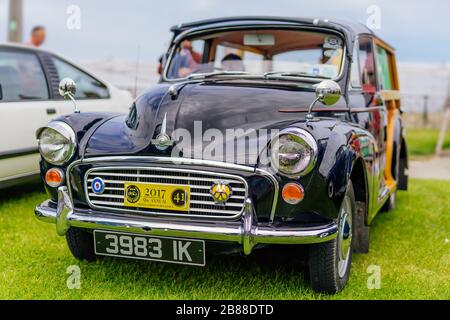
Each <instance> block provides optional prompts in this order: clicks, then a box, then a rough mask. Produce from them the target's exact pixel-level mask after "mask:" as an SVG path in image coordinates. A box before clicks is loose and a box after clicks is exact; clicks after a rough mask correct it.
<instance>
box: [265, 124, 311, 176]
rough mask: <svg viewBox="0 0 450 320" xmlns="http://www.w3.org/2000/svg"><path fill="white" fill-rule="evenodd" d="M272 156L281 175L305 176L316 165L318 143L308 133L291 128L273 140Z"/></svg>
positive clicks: (273, 163)
mask: <svg viewBox="0 0 450 320" xmlns="http://www.w3.org/2000/svg"><path fill="white" fill-rule="evenodd" d="M270 156H271V162H272V165H273V166H275V168H276V169H278V171H279V172H280V173H281V174H284V175H287V176H304V175H306V174H308V173H309V172H311V170H312V169H313V168H314V165H315V164H316V160H317V143H316V141H315V140H314V138H313V136H312V135H311V134H310V133H308V132H307V131H305V130H302V129H299V128H289V129H286V130H283V131H281V132H280V134H279V135H278V136H277V137H275V138H274V139H273V140H272V143H271V149H270Z"/></svg>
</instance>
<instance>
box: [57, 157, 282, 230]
mask: <svg viewBox="0 0 450 320" xmlns="http://www.w3.org/2000/svg"><path fill="white" fill-rule="evenodd" d="M124 162H129V163H133V164H136V166H145V167H146V168H151V167H154V166H162V165H176V166H183V165H189V166H200V167H203V168H205V167H206V168H208V170H211V171H213V170H215V169H224V170H232V171H233V172H237V173H239V172H242V173H246V174H255V175H259V176H262V177H265V178H267V179H268V180H269V181H270V182H271V184H272V185H273V188H274V197H273V200H272V208H271V211H270V221H271V222H273V221H274V219H275V213H276V208H277V204H278V197H279V191H280V187H279V182H278V180H277V178H275V176H274V175H273V174H272V173H270V172H268V171H266V170H263V169H259V168H255V167H250V166H245V165H240V164H233V163H227V162H220V161H212V160H201V159H189V158H174V157H153V156H111V157H93V158H84V159H80V160H77V161H74V162H73V163H71V164H70V165H69V166H68V167H67V170H66V177H67V179H69V177H70V176H71V175H70V174H71V171H72V170H73V169H74V168H75V167H76V166H78V165H82V164H92V165H95V164H108V166H109V165H110V164H113V165H116V164H117V165H118V166H120V164H123V163H124ZM194 171H195V170H194ZM208 172H210V171H208ZM231 176H236V177H239V176H238V175H237V174H236V175H231ZM240 178H242V177H240ZM244 180H245V179H244ZM67 187H68V193H69V196H70V198H71V199H72V198H73V194H72V188H71V184H70V181H67ZM247 191H248V189H247ZM85 192H86V190H85ZM109 210H111V209H109ZM134 212H135V211H134ZM241 215H242V214H241ZM185 216H186V215H183V217H185ZM202 217H204V216H202ZM220 219H223V217H220Z"/></svg>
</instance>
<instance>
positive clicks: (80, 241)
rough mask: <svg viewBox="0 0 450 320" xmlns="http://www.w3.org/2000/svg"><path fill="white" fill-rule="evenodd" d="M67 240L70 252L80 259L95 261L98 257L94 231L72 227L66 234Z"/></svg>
mask: <svg viewBox="0 0 450 320" xmlns="http://www.w3.org/2000/svg"><path fill="white" fill-rule="evenodd" d="M66 241H67V245H68V246H69V249H70V252H72V255H73V256H74V257H75V258H77V259H78V260H81V261H83V260H86V261H95V260H96V259H97V256H96V255H95V249H94V236H93V235H92V233H89V232H86V231H84V230H80V229H73V228H70V229H69V231H67V234H66Z"/></svg>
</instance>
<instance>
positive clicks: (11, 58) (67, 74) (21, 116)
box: [0, 44, 133, 189]
mask: <svg viewBox="0 0 450 320" xmlns="http://www.w3.org/2000/svg"><path fill="white" fill-rule="evenodd" d="M64 78H71V79H73V80H75V82H76V83H77V92H76V95H75V98H76V99H77V102H78V107H79V109H80V111H81V112H128V110H129V108H130V107H131V105H132V100H133V99H132V96H131V94H130V93H129V92H127V91H123V90H119V89H117V88H116V87H114V86H112V85H110V84H108V83H107V82H105V81H102V80H99V78H98V77H96V76H94V75H92V74H91V73H90V72H88V71H86V70H84V69H83V68H81V67H79V66H77V65H75V64H73V63H71V62H69V61H67V60H66V59H64V58H62V57H61V56H58V55H56V54H54V53H51V52H47V51H43V50H39V49H35V48H29V47H25V46H21V45H12V44H0V189H1V188H5V187H9V186H11V185H15V184H17V183H20V182H25V181H28V180H30V179H34V178H35V177H36V176H38V175H39V153H38V146H37V142H36V136H35V133H36V130H37V129H38V128H40V127H43V126H45V125H46V124H47V123H48V122H49V121H51V120H52V119H53V118H55V117H59V116H61V115H65V114H70V113H72V112H73V110H74V106H73V103H72V102H71V101H65V100H64V99H63V98H62V97H61V96H60V95H59V93H58V85H59V82H60V80H61V79H64Z"/></svg>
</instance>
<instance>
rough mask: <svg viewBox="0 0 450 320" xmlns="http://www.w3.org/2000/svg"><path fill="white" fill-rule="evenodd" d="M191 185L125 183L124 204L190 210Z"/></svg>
mask: <svg viewBox="0 0 450 320" xmlns="http://www.w3.org/2000/svg"><path fill="white" fill-rule="evenodd" d="M190 191H191V190H190V187H189V186H183V185H171V184H154V183H134V182H129V183H125V197H124V205H125V206H127V207H134V208H147V209H159V210H170V211H182V212H187V211H189V207H190V201H189V200H190Z"/></svg>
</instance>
